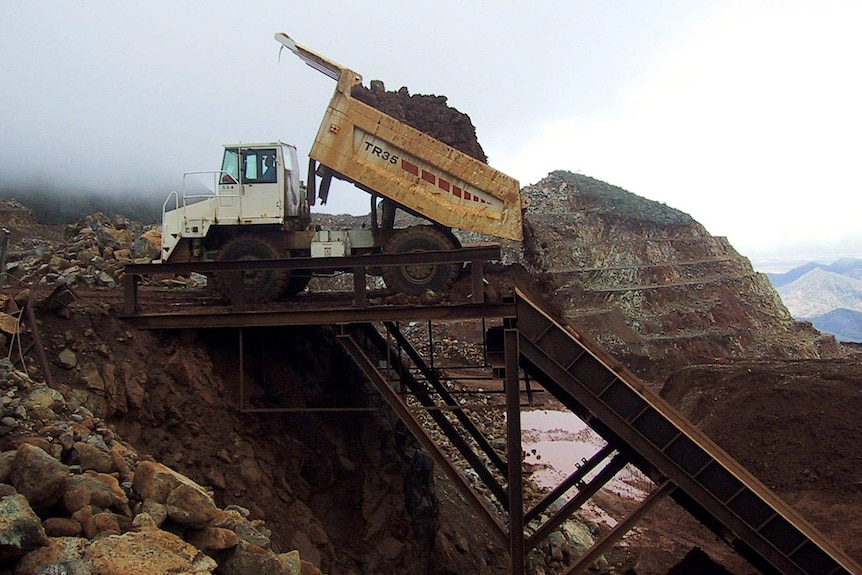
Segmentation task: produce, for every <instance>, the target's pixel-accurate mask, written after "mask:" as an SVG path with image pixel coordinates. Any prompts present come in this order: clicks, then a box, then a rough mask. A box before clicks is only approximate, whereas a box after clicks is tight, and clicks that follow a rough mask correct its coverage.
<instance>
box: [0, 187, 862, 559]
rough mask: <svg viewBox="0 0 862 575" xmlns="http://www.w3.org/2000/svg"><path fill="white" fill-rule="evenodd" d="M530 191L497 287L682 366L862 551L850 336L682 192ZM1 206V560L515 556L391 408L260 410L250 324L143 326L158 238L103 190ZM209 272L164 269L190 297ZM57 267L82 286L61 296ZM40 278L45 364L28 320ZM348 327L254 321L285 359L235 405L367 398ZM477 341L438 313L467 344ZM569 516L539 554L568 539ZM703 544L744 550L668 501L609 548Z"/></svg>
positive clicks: (775, 474)
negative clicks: (92, 200) (46, 207)
mask: <svg viewBox="0 0 862 575" xmlns="http://www.w3.org/2000/svg"><path fill="white" fill-rule="evenodd" d="M525 192H526V193H528V195H530V196H531V200H532V204H531V208H530V211H529V212H528V213H527V220H528V222H529V225H530V229H531V232H532V233H531V235H530V237H529V238H528V240H527V242H525V244H524V246H523V248H521V247H519V246H516V245H508V246H507V247H506V252H505V256H504V263H505V264H506V265H501V266H498V267H496V268H494V269H492V270H491V272H492V273H490V274H489V282H490V284H489V287H488V289H489V290H490V292H493V293H492V295H495V294H496V295H499V293H500V292H502V291H504V290H506V289H511V286H513V285H518V286H519V287H520V288H521V289H523V290H525V291H526V292H527V293H528V294H529V295H530V296H531V297H533V298H535V299H536V300H539V301H543V302H544V305H546V306H547V307H548V308H549V309H553V310H555V311H556V312H557V313H558V314H559V317H562V318H566V319H568V320H569V321H573V322H575V323H576V324H577V325H579V327H580V328H581V329H584V330H585V331H587V332H588V333H589V334H590V336H591V337H593V338H594V339H596V340H598V341H600V342H601V343H602V345H604V346H605V347H607V348H608V349H609V350H610V351H611V352H612V353H614V354H615V355H616V356H617V357H619V358H620V359H621V360H622V361H624V362H626V363H627V364H628V365H630V366H631V367H632V368H633V369H634V370H635V371H636V372H637V373H638V374H639V375H640V376H641V377H644V378H645V379H646V380H647V381H648V382H649V383H650V384H651V385H653V386H655V387H656V388H660V387H662V385H663V384H664V382H665V381H666V380H667V382H668V383H667V384H666V385H665V390H664V393H665V396H666V397H667V398H668V399H669V400H670V401H671V402H672V403H673V404H674V405H676V406H678V407H679V408H680V409H681V410H683V411H684V412H685V413H686V414H687V415H688V416H689V417H691V418H692V419H693V420H694V421H695V422H696V423H697V424H698V425H700V426H701V427H702V428H703V429H705V430H706V431H707V432H708V433H709V434H710V435H711V436H712V437H713V438H714V439H716V441H717V442H718V443H719V444H720V445H722V447H724V448H725V449H726V450H727V451H728V452H730V453H731V455H733V456H735V457H737V458H738V459H740V461H742V462H743V464H745V465H746V466H748V467H749V468H750V469H752V471H753V472H754V473H755V474H756V475H757V476H758V477H760V478H761V479H762V480H763V481H764V482H765V483H766V484H767V485H769V486H770V487H773V488H774V489H776V490H777V491H778V492H779V493H780V494H781V495H782V496H784V497H785V498H787V499H788V500H789V501H790V502H791V504H793V505H794V506H797V507H798V508H800V510H802V511H803V513H804V514H805V515H806V516H807V517H809V519H810V520H811V521H812V522H813V523H814V524H815V525H816V526H817V527H818V528H819V529H821V530H823V531H824V532H825V533H827V535H829V536H831V537H833V538H834V539H835V540H836V541H837V542H838V543H839V544H840V545H842V546H843V547H845V548H846V549H847V551H848V552H850V553H851V555H854V556H855V557H856V558H857V559H858V558H859V557H860V555H862V549H860V547H859V545H858V541H859V537H858V536H859V534H860V533H859V531H858V528H857V526H856V524H857V522H856V521H855V520H854V518H855V517H858V515H859V509H860V508H862V499H860V497H857V496H858V495H859V493H862V489H859V488H858V487H859V486H858V483H859V480H860V479H859V476H858V472H857V471H858V469H859V468H860V466H859V463H860V462H859V461H858V459H859V457H860V455H859V453H860V452H859V450H858V445H859V439H860V438H859V434H860V426H859V425H858V424H857V423H856V422H855V421H854V420H853V414H854V413H856V412H857V411H858V409H854V408H853V406H855V405H856V404H857V403H858V399H859V397H860V394H859V385H860V381H862V374H860V373H859V370H858V367H857V365H858V355H855V354H856V352H857V350H856V349H854V348H849V347H847V346H841V345H839V344H838V343H837V342H835V341H834V339H833V338H830V337H828V336H823V335H821V334H819V333H818V332H816V331H815V330H813V329H812V328H811V327H810V325H806V324H800V323H798V322H795V321H793V319H792V318H791V317H790V316H789V314H788V313H787V312H786V309H784V308H783V306H782V305H781V303H780V300H778V299H777V298H776V296H775V294H774V291H772V290H771V287H769V285H768V283H764V280H765V278H763V277H762V276H760V274H756V273H755V272H754V271H753V270H751V267H750V264H748V262H747V260H745V258H743V257H742V256H740V255H739V254H737V253H736V252H735V251H733V249H732V247H731V246H730V245H729V244H727V242H726V241H725V240H723V239H722V238H714V237H712V236H709V234H708V233H707V232H706V231H705V230H703V228H702V227H701V226H699V224H697V223H696V222H694V221H693V220H691V219H690V218H689V217H687V216H686V215H685V214H681V213H679V212H677V211H675V210H671V209H670V208H667V207H666V206H661V205H658V204H654V203H649V202H648V201H646V200H643V199H642V198H640V199H639V198H637V197H636V196H634V197H633V196H631V195H627V193H623V191H621V190H619V189H618V188H617V189H615V188H613V187H609V186H607V185H606V184H603V183H601V182H596V181H595V180H590V179H589V178H586V179H585V178H583V177H582V176H577V175H574V174H569V173H566V172H555V173H553V174H551V175H550V176H549V177H548V178H546V179H545V180H543V181H542V182H539V183H538V184H536V185H535V186H530V187H528V188H526V189H525ZM0 215H2V217H3V221H2V222H0V224H2V225H3V226H5V227H7V228H9V229H10V230H11V232H12V233H11V244H10V250H9V253H10V262H11V263H10V266H9V267H10V276H11V279H10V280H9V282H8V284H7V288H6V289H4V290H3V292H2V293H3V297H2V309H3V312H4V314H6V315H5V316H0V326H2V327H0V329H2V330H3V331H4V332H5V334H4V335H3V336H2V341H0V343H2V344H3V348H4V349H5V350H6V352H7V354H8V358H9V362H8V363H7V364H6V367H5V368H4V371H5V379H4V380H3V383H2V389H3V397H2V414H0V416H2V417H0V434H2V435H0V451H2V455H0V488H2V489H4V490H5V491H3V499H2V501H3V503H4V505H6V507H5V508H4V509H5V510H4V509H0V516H2V518H8V523H6V525H8V526H9V527H8V528H2V529H0V537H3V536H5V537H6V539H4V540H0V573H3V572H4V571H3V570H4V569H5V572H7V573H16V574H17V573H40V574H41V575H45V574H46V573H75V574H78V575H81V574H87V573H98V574H108V573H117V574H120V573H145V572H146V573H151V572H153V571H147V570H146V569H143V568H141V567H140V562H138V563H136V561H140V560H139V559H135V555H134V554H133V553H132V551H139V552H140V553H147V550H148V549H150V550H151V549H152V548H154V547H155V548H160V549H165V551H164V553H163V555H164V556H165V557H170V558H171V559H170V561H173V563H171V564H170V566H168V567H166V568H165V572H169V569H174V570H180V571H181V572H190V573H208V572H215V573H258V572H260V573H264V572H265V573H299V572H302V573H306V574H308V573H314V572H317V570H321V571H323V572H326V573H330V574H342V573H343V574H345V575H347V574H350V573H355V574H359V573H429V574H432V573H441V574H443V573H447V574H448V573H467V572H470V573H487V574H492V573H504V572H506V559H505V556H504V553H503V551H502V549H501V546H500V545H498V544H496V543H495V542H494V541H493V540H491V539H490V537H489V535H488V534H487V532H486V530H485V528H484V526H483V524H482V523H481V522H480V521H479V519H478V518H477V517H475V516H474V515H473V514H472V513H471V512H470V511H469V509H468V508H467V507H466V506H465V505H464V503H463V502H462V501H460V498H459V496H458V495H457V494H456V493H455V492H454V490H453V488H452V487H451V485H449V484H448V482H447V481H446V480H445V479H444V478H443V477H442V476H440V475H439V474H432V472H431V471H430V470H431V467H430V466H429V465H428V460H427V456H424V455H423V453H422V452H421V450H419V449H418V448H417V447H416V445H415V443H414V442H413V441H412V440H411V438H410V437H409V436H408V435H407V434H405V433H404V431H403V429H401V428H400V426H399V425H398V424H397V423H395V422H394V421H393V420H392V419H391V417H387V416H386V415H385V414H383V415H380V414H376V415H375V414H372V413H357V414H355V415H339V416H337V417H336V416H331V415H327V414H291V415H290V416H273V415H272V414H265V413H242V412H240V409H239V407H240V405H239V399H238V398H239V397H241V394H240V389H239V384H238V377H236V376H235V375H233V374H234V373H235V370H236V365H237V362H238V358H237V354H236V339H235V337H236V336H235V334H233V333H230V332H217V331H213V332H211V333H206V334H204V333H202V334H197V337H196V334H173V335H171V334H154V333H145V332H137V331H136V330H134V329H131V328H129V327H128V326H127V325H126V324H124V323H122V322H121V321H120V320H118V319H117V318H116V316H115V313H116V310H117V309H118V308H119V306H120V302H121V293H120V292H121V290H120V289H117V288H116V287H114V286H116V285H118V284H119V283H120V282H121V280H122V264H123V263H124V262H126V261H135V260H136V259H137V260H138V261H147V260H148V259H149V258H151V257H152V255H153V252H152V250H153V249H154V246H155V245H157V244H156V242H154V241H153V238H154V235H153V233H152V232H150V231H149V230H147V229H146V228H145V227H143V226H140V225H139V224H136V223H134V222H128V221H125V220H123V219H121V218H107V217H105V216H102V215H92V216H89V217H88V218H85V219H83V220H82V221H80V222H78V223H76V224H72V225H69V226H61V227H46V226H41V225H39V224H38V223H37V222H35V221H34V220H33V219H32V217H31V216H29V214H28V212H27V210H26V209H24V208H23V207H21V206H16V205H14V204H9V203H6V204H4V205H3V207H2V209H0ZM465 239H470V238H469V236H465ZM560 246H562V248H561V247H560ZM199 283H200V282H199V281H198V280H196V279H195V278H171V279H165V278H159V279H158V280H157V284H158V285H160V286H162V287H163V288H166V290H165V291H163V292H161V293H163V294H164V296H163V297H164V298H165V300H166V301H176V302H177V303H179V302H182V301H183V300H185V299H186V298H187V292H186V290H189V289H194V288H195V286H197V285H198V284H199ZM58 285H63V286H68V287H69V288H70V290H71V292H72V293H73V296H72V297H68V298H64V297H60V295H61V294H57V295H56V296H55V297H54V298H50V297H49V295H50V294H51V293H52V291H53V290H54V289H55V287H56V286H58ZM26 289H31V290H32V292H33V294H34V299H33V301H35V302H37V304H39V305H37V307H36V316H37V318H38V321H39V324H38V331H39V333H40V334H42V340H43V343H44V346H45V349H46V356H47V358H48V362H49V366H48V371H49V372H50V374H51V376H52V378H51V379H52V381H51V385H50V386H46V385H44V381H45V373H44V370H43V369H42V366H40V365H39V363H38V362H37V361H35V354H34V353H33V351H32V350H26V347H19V346H18V343H17V342H20V341H21V340H19V339H18V338H16V337H13V336H14V335H15V334H16V332H17V329H18V328H17V327H16V326H17V325H18V322H20V321H21V319H22V318H23V316H24V314H22V313H21V308H22V306H23V305H24V302H25V298H26V296H27V291H25V290H26ZM458 289H465V287H464V286H456V290H455V291H457V290H458ZM171 298H175V299H173V300H172V299H171ZM330 336H331V334H328V333H326V331H325V330H323V331H320V330H313V329H305V330H297V331H295V332H293V333H290V334H286V333H281V332H278V331H269V332H266V333H265V334H262V336H261V338H260V341H259V342H247V345H252V346H253V347H254V348H255V349H259V350H260V354H261V355H260V356H259V357H258V358H257V359H258V360H259V361H256V362H255V364H256V365H267V366H269V367H268V369H266V370H258V371H255V370H250V371H249V372H247V373H246V374H245V378H246V379H245V387H244V388H243V390H242V396H243V397H244V399H243V402H244V403H243V407H254V408H269V407H272V406H282V407H289V406H291V405H293V404H292V403H291V401H295V400H296V399H295V398H296V397H298V396H299V394H297V390H300V391H302V392H303V394H305V393H306V392H310V395H303V397H315V396H317V397H320V396H326V397H328V398H333V397H335V398H342V400H343V401H349V402H351V404H353V403H352V402H356V403H355V404H356V405H363V406H367V407H370V408H373V407H375V405H376V404H375V403H374V400H373V399H372V398H370V396H369V395H368V394H366V393H365V391H363V390H364V387H363V385H362V383H361V378H360V377H359V374H357V373H356V372H355V370H354V369H352V368H351V367H350V363H349V362H348V361H346V360H345V358H344V357H343V356H341V355H340V352H339V350H338V348H337V346H335V345H333V344H332V343H331V337H330ZM447 340H448V343H446V341H447ZM467 340H468V338H467V337H466V334H464V333H459V332H456V333H451V334H441V336H440V341H441V342H443V343H446V346H447V347H450V348H451V349H454V350H458V353H468V352H469V350H468V351H464V342H465V341H467ZM327 342H330V343H327ZM29 343H31V341H30V340H26V341H25V345H26V344H29ZM469 353H475V350H473V351H472V352H469ZM287 358H302V360H301V361H300V362H296V361H290V360H289V359H287ZM303 401H304V400H303ZM488 424H489V425H491V426H493V425H494V421H493V418H492V419H491V420H489V422H488ZM434 475H436V476H434ZM48 478H50V481H48V480H47V479H48ZM154 485H156V486H157V487H154ZM52 486H53V487H52ZM605 504H606V506H607V508H608V509H610V510H615V511H619V512H625V510H626V509H627V506H628V505H629V504H628V503H627V502H625V501H611V500H608V501H606V502H605ZM2 518H0V521H2V520H3V519H2ZM13 524H14V527H13ZM25 525H26V530H25V528H24V526H25ZM575 539H576V537H575V536H574V535H573V534H572V536H571V537H569V536H568V535H566V538H565V539H563V540H561V542H562V543H563V545H560V546H558V547H557V548H556V549H554V548H552V547H549V548H548V549H547V550H546V551H547V554H546V557H551V558H553V557H554V556H555V555H557V556H560V557H565V554H566V553H573V552H575V550H576V548H575V546H574V541H575ZM151 545H152V546H154V547H151ZM693 548H699V549H703V550H704V551H705V552H706V554H707V555H709V556H710V557H712V558H714V559H717V560H718V561H719V562H720V563H722V564H723V565H724V566H725V567H726V568H727V569H729V570H730V572H732V573H735V574H736V575H743V574H745V573H750V572H751V571H752V570H751V568H750V567H748V566H747V564H745V563H744V562H742V561H741V560H740V559H739V558H738V557H737V556H736V555H735V553H733V552H732V551H731V550H729V549H728V548H726V547H725V546H724V545H723V544H721V543H720V542H719V541H718V540H717V539H716V538H715V537H714V536H713V535H711V534H710V533H708V532H706V531H705V530H704V529H703V528H701V527H700V526H699V524H697V523H696V522H695V521H694V520H693V519H691V518H689V517H687V515H686V514H685V513H684V512H682V511H680V510H679V509H678V508H676V507H675V506H674V505H673V504H671V503H667V504H666V505H661V506H660V507H659V508H658V509H657V510H656V511H654V512H653V513H652V514H651V515H650V516H649V518H648V519H647V520H646V521H645V522H644V523H643V524H642V525H641V526H639V527H638V528H637V529H636V530H635V531H633V532H632V533H631V534H630V536H628V537H627V538H626V540H625V542H624V545H622V546H620V547H618V548H617V549H616V550H615V551H614V552H613V553H610V554H608V556H607V563H606V565H605V572H608V573H611V572H613V573H623V572H625V573H638V574H639V575H650V574H655V575H664V574H665V573H670V572H672V573H705V572H708V571H706V570H705V568H704V567H703V566H702V565H703V563H698V561H699V560H702V559H703V557H702V555H701V554H700V552H691V551H692V549H693ZM120 549H124V550H129V551H128V552H125V551H124V552H123V554H122V557H123V558H122V559H121V558H119V555H120V554H119V550H120ZM255 561H256V563H255ZM231 562H234V563H233V564H234V565H239V567H235V568H233V567H230V566H229V565H231ZM560 564H561V563H560V562H557V563H553V562H550V563H549V562H548V561H547V560H544V559H543V560H542V562H540V563H536V564H535V565H534V569H533V572H536V573H539V572H547V573H550V572H553V571H554V567H555V566H556V567H558V566H559V565H560ZM692 565H700V566H698V567H692ZM711 568H712V567H711ZM136 569H137V570H136ZM142 569H143V570H142ZM230 569H235V570H233V571H231V570H230ZM170 572H173V571H170ZM715 572H720V571H715Z"/></svg>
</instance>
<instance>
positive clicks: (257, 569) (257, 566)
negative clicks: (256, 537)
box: [219, 539, 290, 575]
mask: <svg viewBox="0 0 862 575" xmlns="http://www.w3.org/2000/svg"><path fill="white" fill-rule="evenodd" d="M288 573H290V571H288V567H287V566H286V565H285V564H284V563H282V561H280V560H279V557H278V556H277V555H276V554H275V553H273V552H272V551H269V550H268V549H264V548H263V547H260V546H258V545H254V544H252V543H249V542H248V541H243V540H242V539H240V540H239V543H238V544H237V546H236V547H234V548H232V549H231V550H230V551H228V552H227V553H226V554H225V555H224V557H223V558H221V560H220V561H219V574H220V575H287V574H288Z"/></svg>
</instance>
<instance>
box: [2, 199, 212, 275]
mask: <svg viewBox="0 0 862 575" xmlns="http://www.w3.org/2000/svg"><path fill="white" fill-rule="evenodd" d="M0 214H3V215H5V216H7V217H8V219H7V220H5V221H11V222H12V223H13V224H14V223H19V224H20V225H18V226H13V229H12V232H11V237H10V240H11V242H12V243H11V244H10V249H9V254H8V257H7V262H8V263H7V265H6V271H7V272H8V274H9V276H10V277H11V278H12V281H13V282H15V283H16V284H19V285H21V286H28V285H31V284H35V285H65V286H68V287H70V288H78V287H87V288H92V287H108V288H113V287H116V286H118V285H119V284H120V283H121V282H122V279H123V266H124V265H125V264H128V263H149V262H151V261H152V260H153V259H155V258H157V257H158V256H159V252H160V247H161V234H160V232H159V230H158V228H154V227H152V226H144V225H143V224H141V223H140V222H135V221H130V220H128V219H125V218H121V217H119V216H117V217H114V218H109V217H108V216H106V215H104V214H102V213H95V214H90V215H88V216H86V217H84V218H83V219H81V220H80V221H78V222H77V223H74V224H70V225H68V226H66V227H65V228H63V230H62V232H61V233H59V234H54V235H55V236H56V237H53V236H50V239H48V240H46V239H40V238H36V237H33V236H35V235H36V233H34V229H33V227H34V226H38V224H36V222H35V221H30V219H31V218H32V216H30V215H29V210H27V209H26V208H24V207H23V206H20V205H19V204H17V203H16V202H15V201H14V200H11V201H8V200H4V201H3V202H2V205H0ZM28 222H29V223H28ZM163 281H169V282H170V283H171V284H172V285H173V284H176V283H180V284H185V283H192V284H194V283H195V280H194V279H182V278H180V279H173V280H163Z"/></svg>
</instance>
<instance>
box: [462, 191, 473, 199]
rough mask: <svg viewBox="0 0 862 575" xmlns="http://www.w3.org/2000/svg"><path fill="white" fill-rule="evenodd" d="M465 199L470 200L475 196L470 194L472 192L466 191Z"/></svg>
mask: <svg viewBox="0 0 862 575" xmlns="http://www.w3.org/2000/svg"><path fill="white" fill-rule="evenodd" d="M464 199H465V200H467V201H470V200H472V199H473V196H471V195H470V192H464Z"/></svg>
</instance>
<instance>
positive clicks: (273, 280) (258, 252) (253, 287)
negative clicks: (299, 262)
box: [215, 235, 290, 303]
mask: <svg viewBox="0 0 862 575" xmlns="http://www.w3.org/2000/svg"><path fill="white" fill-rule="evenodd" d="M279 257H280V254H279V253H278V250H277V249H276V248H275V247H274V246H272V245H271V244H270V243H269V242H267V241H266V240H265V239H262V238H260V237H252V236H247V235H246V236H237V237H235V238H233V239H231V240H228V241H227V242H225V244H224V245H223V246H222V247H221V249H220V250H219V251H218V255H217V256H216V261H223V262H229V261H243V260H246V261H248V260H270V259H278V258H279ZM230 275H231V274H224V273H217V274H215V280H216V289H218V291H219V293H221V294H222V295H223V296H224V297H227V298H229V299H232V296H233V289H232V286H231V280H230ZM241 275H242V282H241V285H242V290H243V299H244V300H245V301H246V302H247V303H257V302H262V301H272V300H274V299H276V298H278V297H279V296H280V295H281V293H282V292H283V291H284V289H285V286H286V285H287V283H288V280H289V279H290V272H288V271H286V270H249V271H245V272H242V273H241Z"/></svg>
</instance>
